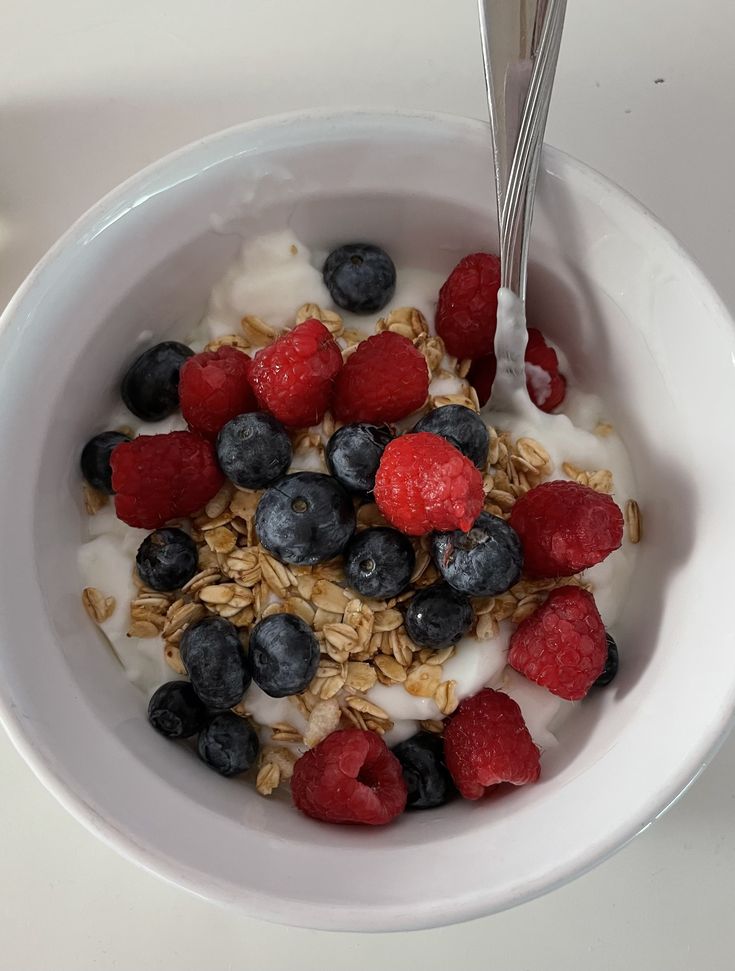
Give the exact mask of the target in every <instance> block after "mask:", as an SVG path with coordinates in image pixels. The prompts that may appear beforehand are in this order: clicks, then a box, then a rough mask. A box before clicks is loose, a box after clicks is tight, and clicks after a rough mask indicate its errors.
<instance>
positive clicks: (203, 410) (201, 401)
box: [179, 346, 258, 438]
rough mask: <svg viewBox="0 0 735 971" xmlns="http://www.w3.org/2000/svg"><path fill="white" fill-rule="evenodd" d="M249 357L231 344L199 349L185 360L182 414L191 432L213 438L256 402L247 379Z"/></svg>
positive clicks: (181, 386) (252, 407)
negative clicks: (232, 419) (211, 348)
mask: <svg viewBox="0 0 735 971" xmlns="http://www.w3.org/2000/svg"><path fill="white" fill-rule="evenodd" d="M249 370H250V358H249V357H248V356H247V354H243V352H242V351H238V350H236V349H235V348H234V347H226V346H225V347H220V348H218V350H216V351H202V353H201V354H195V355H194V356H193V357H190V358H189V359H188V360H186V361H185V362H184V364H183V366H182V368H181V372H180V377H179V400H180V402H181V413H182V414H183V416H184V418H185V419H186V421H187V423H188V425H189V428H191V430H192V431H194V432H198V433H199V434H200V435H204V437H205V438H216V437H217V433H218V432H219V430H220V429H221V428H222V427H223V426H224V425H226V424H227V422H228V421H230V419H231V418H235V417H236V416H237V415H242V414H243V413H244V412H246V411H255V410H256V408H257V407H258V403H257V402H256V400H255V395H254V394H253V391H252V389H251V387H250V384H249V382H248V372H249Z"/></svg>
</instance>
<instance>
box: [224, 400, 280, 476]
mask: <svg viewBox="0 0 735 971" xmlns="http://www.w3.org/2000/svg"><path fill="white" fill-rule="evenodd" d="M292 454H293V449H292V448H291V439H290V438H289V437H288V434H287V432H286V429H285V428H284V427H283V425H282V424H281V423H280V421H277V419H275V418H274V417H273V416H272V415H267V414H266V413H265V412H264V411H252V412H250V413H249V414H246V415H238V416H237V418H233V419H232V421H228V422H227V424H226V425H225V426H224V428H222V430H221V431H220V433H219V435H218V436H217V460H218V461H219V464H220V468H221V469H222V471H223V472H224V473H225V475H226V476H227V478H228V479H229V480H230V482H234V483H235V485H236V486H240V488H241V489H264V488H265V487H266V486H268V485H270V484H271V483H272V482H275V481H276V479H280V477H281V476H282V475H283V474H284V472H286V471H287V469H288V467H289V465H290V464H291V456H292Z"/></svg>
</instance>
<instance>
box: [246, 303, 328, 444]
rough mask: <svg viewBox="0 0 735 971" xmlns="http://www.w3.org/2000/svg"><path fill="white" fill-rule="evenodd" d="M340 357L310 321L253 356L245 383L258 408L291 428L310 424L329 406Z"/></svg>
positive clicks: (324, 331)
mask: <svg viewBox="0 0 735 971" xmlns="http://www.w3.org/2000/svg"><path fill="white" fill-rule="evenodd" d="M341 368H342V352H341V351H340V349H339V347H338V346H337V344H336V342H335V340H334V338H333V337H332V335H331V334H330V333H329V331H328V330H327V328H326V327H325V326H324V324H323V323H322V322H321V321H319V320H316V319H315V318H313V317H312V318H310V319H309V320H305V321H304V322H303V324H299V325H298V327H294V329H293V330H292V331H290V332H289V333H288V334H284V336H283V337H280V338H279V339H278V340H277V341H276V342H275V343H274V344H271V345H270V347H264V348H263V349H262V350H261V351H258V353H257V354H256V355H255V358H254V359H253V362H252V365H251V367H250V384H251V386H252V388H253V390H254V391H255V394H256V397H257V399H258V401H259V402H260V405H261V407H262V408H264V409H265V410H266V411H269V412H270V413H271V414H272V415H273V416H274V417H275V418H277V419H278V420H279V421H281V422H283V424H284V425H289V426H290V427H292V428H306V427H307V426H309V425H316V424H318V422H320V421H321V420H322V418H323V417H324V412H325V411H326V410H327V408H328V407H329V403H330V400H331V397H332V390H333V387H334V379H335V377H336V376H337V374H338V373H339V371H340V370H341Z"/></svg>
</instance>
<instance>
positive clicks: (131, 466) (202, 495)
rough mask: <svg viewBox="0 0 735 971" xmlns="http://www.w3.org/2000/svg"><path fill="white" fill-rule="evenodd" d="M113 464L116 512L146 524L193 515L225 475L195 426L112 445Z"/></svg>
mask: <svg viewBox="0 0 735 971" xmlns="http://www.w3.org/2000/svg"><path fill="white" fill-rule="evenodd" d="M110 465H111V466H112V488H113V490H114V492H115V512H116V513H117V515H118V517H119V518H120V519H122V521H123V522H125V523H127V524H128V526H140V527H142V528H143V529H157V528H158V527H159V526H163V525H164V523H167V522H168V521H169V520H170V519H176V518H177V517H178V516H190V515H191V514H192V513H194V512H196V511H197V510H198V509H201V508H202V506H204V505H206V503H208V502H209V500H210V499H211V498H212V496H214V495H215V493H217V492H218V490H219V489H220V488H221V486H222V483H223V482H224V479H225V477H224V476H223V475H222V472H221V471H220V468H219V466H218V465H217V459H216V457H215V454H214V448H213V447H212V445H211V443H210V442H208V441H206V440H205V439H204V438H200V436H199V435H195V434H194V433H193V432H169V433H168V434H167V435H139V436H138V438H134V439H133V440H132V442H122V443H121V444H120V445H118V446H117V448H115V449H114V450H113V452H112V456H111V457H110Z"/></svg>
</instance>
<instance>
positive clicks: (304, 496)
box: [255, 472, 355, 564]
mask: <svg viewBox="0 0 735 971" xmlns="http://www.w3.org/2000/svg"><path fill="white" fill-rule="evenodd" d="M255 530H256V532H257V534H258V538H259V539H260V542H261V545H262V546H264V547H265V548H266V549H267V550H268V551H269V552H270V553H273V555H274V556H277V557H278V559H279V560H282V561H283V562H284V563H309V564H314V563H322V562H323V561H324V560H331V559H332V557H334V556H337V554H338V553H341V552H342V550H343V549H344V548H345V546H346V544H347V542H348V540H349V539H350V537H351V536H352V534H353V533H354V531H355V509H354V506H353V505H352V500H351V499H350V497H349V495H348V494H347V493H346V492H345V490H344V489H343V488H342V486H341V485H340V484H339V482H337V480H336V479H333V478H332V477H331V476H330V475H324V474H323V473H321V472H294V473H292V474H291V475H285V476H284V477H283V478H282V479H279V480H278V481H277V482H275V483H274V484H273V485H272V486H270V488H269V489H266V491H265V492H264V493H263V495H262V496H261V498H260V502H259V503H258V508H257V510H256V512H255Z"/></svg>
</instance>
